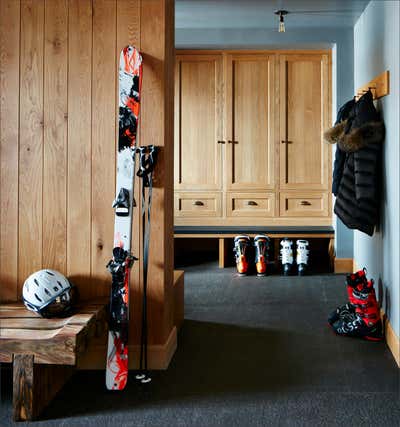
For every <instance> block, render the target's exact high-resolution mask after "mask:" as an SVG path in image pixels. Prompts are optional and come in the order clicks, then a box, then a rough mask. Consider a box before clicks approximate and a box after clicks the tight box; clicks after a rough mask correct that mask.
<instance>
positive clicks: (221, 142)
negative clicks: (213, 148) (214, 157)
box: [217, 141, 225, 144]
mask: <svg viewBox="0 0 400 427" xmlns="http://www.w3.org/2000/svg"><path fill="white" fill-rule="evenodd" d="M217 144H225V141H217Z"/></svg>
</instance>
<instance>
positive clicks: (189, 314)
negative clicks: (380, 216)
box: [0, 263, 400, 427]
mask: <svg viewBox="0 0 400 427" xmlns="http://www.w3.org/2000/svg"><path fill="white" fill-rule="evenodd" d="M185 282H186V295H185V298H186V308H185V324H184V327H183V328H182V331H181V333H180V335H179V348H178V351H177V353H176V355H175V357H174V359H173V362H172V364H171V366H170V368H169V369H168V370H167V371H166V372H158V373H155V374H154V375H153V382H152V383H151V385H150V386H149V387H148V388H147V389H142V388H141V387H140V386H139V385H138V384H137V383H135V381H134V378H133V375H132V377H131V378H130V381H129V384H128V388H127V389H126V390H125V391H124V392H123V393H120V394H114V393H109V392H106V391H105V390H104V381H103V379H104V374H103V372H79V373H78V374H76V376H75V377H74V378H73V379H72V380H71V381H70V382H69V383H68V385H67V386H66V387H65V388H64V389H63V391H62V392H61V393H60V394H59V395H58V397H57V398H56V399H55V400H54V402H53V403H52V404H51V406H50V407H49V408H48V409H47V410H46V412H45V414H44V418H45V419H44V420H43V421H40V422H36V423H35V425H37V426H41V425H43V426H95V425H96V426H205V427H208V426H230V427H231V426H399V420H400V402H399V370H398V369H397V366H396V364H395V362H394V360H393V359H392V356H391V354H390V352H389V350H388V349H387V348H386V346H385V344H384V343H371V342H367V341H362V340H356V339H350V338H340V337H337V336H335V335H334V334H333V333H332V332H331V330H330V329H329V328H328V327H327V323H326V317H327V314H328V312H329V311H330V310H331V309H332V308H334V307H335V306H336V305H338V304H339V303H341V302H343V301H344V300H345V288H344V285H343V276H334V275H320V276H310V277H304V278H298V277H291V278H285V277H280V276H271V277H266V278H257V277H254V276H253V277H244V278H242V277H237V276H236V275H235V274H234V269H233V268H229V269H225V270H219V269H218V268H217V265H216V264H215V263H208V264H204V265H200V266H197V267H188V268H186V278H185ZM2 385H3V387H2V407H1V416H0V425H1V426H7V425H11V422H10V421H9V420H10V417H11V398H10V393H11V390H10V388H11V379H10V377H9V374H8V373H7V372H6V373H5V374H3V378H2ZM25 425H26V424H25Z"/></svg>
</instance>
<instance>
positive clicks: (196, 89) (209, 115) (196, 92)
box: [175, 55, 224, 190]
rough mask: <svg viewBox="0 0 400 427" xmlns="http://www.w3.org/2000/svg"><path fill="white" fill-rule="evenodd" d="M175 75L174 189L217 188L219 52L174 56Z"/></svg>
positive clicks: (219, 181) (219, 171) (219, 174)
mask: <svg viewBox="0 0 400 427" xmlns="http://www.w3.org/2000/svg"><path fill="white" fill-rule="evenodd" d="M175 79H176V81H175V85H176V88H177V89H176V95H177V97H178V99H177V103H176V108H177V109H176V115H177V116H176V118H175V120H176V124H177V126H178V128H177V129H176V131H175V146H176V150H175V189H177V190H178V189H179V190H191V189H197V190H218V189H221V185H222V168H221V156H222V150H223V144H221V143H218V141H221V140H223V139H224V138H223V135H222V125H223V117H222V108H223V93H222V88H223V87H222V56H221V55H194V56H184V57H179V56H178V57H177V58H176V75H175ZM193 159H196V161H193Z"/></svg>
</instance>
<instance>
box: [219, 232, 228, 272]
mask: <svg viewBox="0 0 400 427" xmlns="http://www.w3.org/2000/svg"><path fill="white" fill-rule="evenodd" d="M218 240H219V268H225V266H226V262H227V252H228V251H227V246H228V244H227V241H226V239H225V238H223V237H221V238H219V239H218Z"/></svg>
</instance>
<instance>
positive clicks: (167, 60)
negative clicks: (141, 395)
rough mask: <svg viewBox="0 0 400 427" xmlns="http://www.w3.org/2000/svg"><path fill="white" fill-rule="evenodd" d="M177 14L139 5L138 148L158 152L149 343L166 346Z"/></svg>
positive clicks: (160, 3) (167, 4)
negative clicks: (150, 147)
mask: <svg viewBox="0 0 400 427" xmlns="http://www.w3.org/2000/svg"><path fill="white" fill-rule="evenodd" d="M173 12H174V2H173V1H172V0H147V1H145V2H143V3H142V7H141V49H142V54H143V59H144V63H143V90H142V94H143V95H142V116H141V131H140V132H141V138H140V144H141V145H148V144H156V145H158V146H159V148H160V150H159V156H158V160H157V165H156V169H155V181H154V186H155V188H154V190H153V205H152V234H151V238H150V265H149V284H148V286H149V287H148V297H149V317H148V319H149V343H150V344H153V343H157V342H162V343H164V342H165V340H166V339H167V337H168V336H169V334H170V331H171V328H172V327H173V242H171V240H172V236H173V229H172V218H173V199H172V197H173V167H172V166H173V93H174V92H173V90H174V86H173V72H174V71H173V70H174V69H173V61H174V58H173V54H174V45H173V41H174V39H173V31H174V26H173V16H174V15H173ZM154 28H157V31H154ZM171 249H172V250H171ZM138 325H139V323H138ZM161 325H162V326H161Z"/></svg>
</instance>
